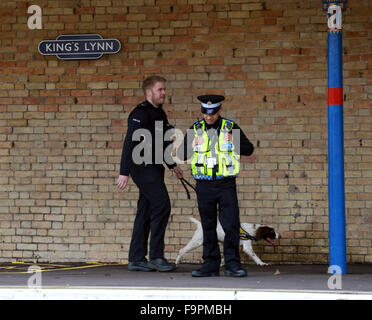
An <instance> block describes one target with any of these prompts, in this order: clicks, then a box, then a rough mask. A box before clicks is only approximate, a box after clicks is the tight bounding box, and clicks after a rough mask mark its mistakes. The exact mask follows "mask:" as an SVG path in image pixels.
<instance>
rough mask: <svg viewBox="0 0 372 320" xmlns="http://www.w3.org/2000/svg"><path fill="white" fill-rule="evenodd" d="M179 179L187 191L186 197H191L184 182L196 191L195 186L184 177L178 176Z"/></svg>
mask: <svg viewBox="0 0 372 320" xmlns="http://www.w3.org/2000/svg"><path fill="white" fill-rule="evenodd" d="M180 181H181V183H182V185H183V187H184V188H185V190H186V193H187V199H191V196H190V192H189V190H188V189H187V187H186V184H187V185H189V186H190V187H191V188H192V189H193V190H194V191H195V192H196V189H195V187H194V186H193V185H192V184H191V183H190V182H188V181H187V180H186V179H184V178H180ZM185 183H186V184H185Z"/></svg>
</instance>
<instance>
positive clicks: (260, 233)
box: [255, 226, 262, 240]
mask: <svg viewBox="0 0 372 320" xmlns="http://www.w3.org/2000/svg"><path fill="white" fill-rule="evenodd" d="M261 236H262V226H260V227H258V228H257V229H256V236H255V237H256V239H257V240H260V239H262V238H261Z"/></svg>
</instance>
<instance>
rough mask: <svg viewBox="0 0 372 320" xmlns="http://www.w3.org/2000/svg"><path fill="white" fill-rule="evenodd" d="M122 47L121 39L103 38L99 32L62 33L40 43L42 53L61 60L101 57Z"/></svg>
mask: <svg viewBox="0 0 372 320" xmlns="http://www.w3.org/2000/svg"><path fill="white" fill-rule="evenodd" d="M120 49H121V44H120V41H119V40H117V39H103V38H102V36H100V35H99V34H76V35H60V36H59V37H58V38H57V39H56V40H44V41H41V42H40V43H39V53H40V54H42V55H56V56H57V57H58V58H59V59H61V60H80V59H99V58H101V57H102V56H103V55H104V54H114V53H117V52H119V51H120Z"/></svg>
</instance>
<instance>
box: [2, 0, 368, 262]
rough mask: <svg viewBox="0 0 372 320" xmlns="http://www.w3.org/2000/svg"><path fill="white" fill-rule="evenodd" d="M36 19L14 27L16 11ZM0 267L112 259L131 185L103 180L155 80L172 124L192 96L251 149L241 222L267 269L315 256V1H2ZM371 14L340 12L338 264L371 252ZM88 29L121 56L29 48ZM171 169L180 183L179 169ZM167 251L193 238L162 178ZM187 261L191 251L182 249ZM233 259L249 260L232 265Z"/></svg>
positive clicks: (318, 244)
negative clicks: (213, 105) (206, 102)
mask: <svg viewBox="0 0 372 320" xmlns="http://www.w3.org/2000/svg"><path fill="white" fill-rule="evenodd" d="M32 4H36V5H39V6H40V7H41V8H42V29H41V30H29V29H28V27H27V19H28V17H29V16H30V15H28V14H27V8H28V6H29V5H32ZM0 11H1V27H0V28H1V33H0V44H1V45H0V64H1V72H0V111H1V112H0V262H4V261H12V260H15V259H21V260H35V261H49V262H51V261H53V262H54V261H97V260H100V261H111V262H118V261H121V262H125V261H127V254H128V246H129V241H130V236H131V229H132V224H133V220H134V216H135V212H136V204H137V197H138V193H137V189H136V187H135V185H134V184H133V182H130V184H129V186H128V188H127V189H126V191H124V192H122V191H121V192H119V191H118V189H117V187H116V184H115V182H116V178H117V176H118V172H119V162H120V155H121V147H122V141H123V138H124V135H125V132H126V125H127V124H126V119H127V117H128V113H129V111H130V110H131V109H133V108H134V106H135V105H136V104H137V103H139V102H140V101H142V99H143V98H142V92H141V90H140V86H141V81H142V80H143V78H144V77H145V76H148V75H151V74H160V75H162V76H164V77H166V78H167V79H168V84H167V86H168V94H169V96H168V101H167V104H166V105H165V106H164V107H165V109H166V111H167V112H168V115H169V119H170V122H171V123H173V124H174V125H175V126H176V127H178V128H180V129H182V130H185V129H186V128H187V127H188V126H189V125H190V124H191V123H192V122H193V121H195V120H196V119H197V118H198V117H200V114H199V110H200V106H199V103H198V101H197V99H196V96H197V95H199V94H206V93H217V94H224V95H225V96H226V102H225V103H224V115H225V116H227V117H228V118H231V119H235V120H236V121H237V122H238V124H239V125H240V126H241V127H242V128H243V130H244V131H245V133H246V135H247V136H248V137H249V138H250V140H251V141H252V142H253V143H254V145H255V147H256V150H255V153H254V155H253V156H251V157H249V158H247V159H244V160H243V165H242V172H241V174H240V176H239V178H238V180H237V182H238V190H239V201H240V208H241V220H242V221H246V222H257V223H268V224H271V225H273V226H275V227H276V228H277V229H278V230H279V231H280V232H281V234H282V239H281V240H280V242H279V244H280V245H279V247H277V248H274V247H271V246H269V245H267V244H265V243H262V242H259V243H257V244H256V245H255V250H256V252H257V253H258V254H259V256H260V257H261V258H262V260H264V261H266V262H271V263H327V261H328V200H327V199H328V194H327V175H328V174H327V170H328V168H327V58H326V49H327V41H326V37H327V26H326V15H325V14H324V13H323V12H322V10H321V1H316V0H307V1H299V0H297V1H296V0H265V1H264V0H224V1H222V0H209V1H206V0H158V1H155V0H135V1H134V0H120V1H119V0H81V1H79V0H64V1H57V0H54V1H52V0H50V1H47V0H34V1H14V0H13V1H8V0H2V1H1V3H0ZM371 17H372V12H371V2H370V1H363V0H353V1H348V2H347V10H346V12H345V13H344V17H343V23H344V34H343V39H344V49H343V50H344V98H345V102H344V104H345V108H344V114H345V169H346V173H345V178H346V199H347V200H346V216H347V253H348V261H349V262H360V263H371V262H372V249H371V248H372V245H371V244H372V232H371V231H372V118H371V117H372V111H371V110H372V104H371V97H372V80H371V79H372V77H371V66H372V54H371V48H372V45H371V36H372V31H371V29H372V18H371ZM77 33H78V34H84V33H99V34H100V35H102V36H103V37H104V38H117V39H119V40H120V41H121V44H122V50H121V51H120V52H119V53H118V54H115V55H105V56H103V57H102V58H101V59H99V60H91V61H82V60H81V61H61V60H58V59H57V58H56V57H55V56H48V57H45V56H41V55H40V54H39V53H38V50H37V47H38V43H39V42H40V41H42V40H47V39H55V38H56V37H57V36H59V35H61V34H77ZM182 168H183V169H184V171H185V172H186V177H187V179H188V180H190V181H191V178H190V173H189V170H188V166H187V165H183V166H182ZM166 182H167V185H168V190H169V192H170V197H171V202H172V207H173V208H172V216H171V218H170V223H169V226H168V230H167V235H166V257H167V258H170V259H171V260H172V259H174V258H175V257H176V256H177V252H178V250H179V249H180V248H181V247H182V246H184V245H185V244H186V243H187V242H188V240H189V239H190V237H191V235H192V234H193V229H194V226H193V224H192V223H190V222H189V220H188V219H189V217H191V216H194V217H198V212H197V207H196V201H195V195H193V196H192V197H193V198H192V200H187V198H186V194H185V192H183V188H182V186H181V185H180V184H179V183H178V182H177V181H176V179H175V178H173V177H171V175H170V173H169V172H167V176H166ZM185 261H188V262H199V261H201V250H200V249H199V250H196V251H195V252H194V253H190V254H188V255H187V256H185ZM244 261H245V262H250V263H251V261H250V260H248V259H246V258H245V260H244Z"/></svg>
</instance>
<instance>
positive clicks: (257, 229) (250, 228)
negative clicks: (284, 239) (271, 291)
mask: <svg viewBox="0 0 372 320" xmlns="http://www.w3.org/2000/svg"><path fill="white" fill-rule="evenodd" d="M190 221H192V222H194V223H195V224H196V225H197V228H196V230H195V233H194V235H193V236H192V238H191V240H190V241H189V243H188V244H187V245H186V246H185V247H183V248H182V249H181V250H180V251H179V253H178V256H177V259H176V264H179V263H180V262H181V258H182V256H183V255H185V254H186V253H188V252H190V251H192V250H194V249H196V248H198V247H200V246H201V245H202V244H203V229H202V225H201V222H200V221H198V220H196V219H195V218H190ZM217 237H218V241H220V242H223V240H224V238H225V232H224V231H223V228H222V226H221V224H220V222H218V224H217ZM279 238H280V234H279V233H278V232H276V231H275V230H274V228H273V227H270V226H267V225H263V224H252V223H241V224H240V245H241V246H243V251H244V252H245V253H246V254H247V255H249V256H250V257H251V258H252V259H253V260H254V262H256V263H257V264H258V265H259V266H267V265H268V264H267V263H265V262H262V261H261V259H260V258H259V257H258V256H257V255H256V254H255V252H254V251H253V248H252V241H259V240H266V241H267V242H268V243H270V244H271V245H273V246H275V245H276V244H275V240H276V239H279Z"/></svg>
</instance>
